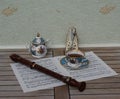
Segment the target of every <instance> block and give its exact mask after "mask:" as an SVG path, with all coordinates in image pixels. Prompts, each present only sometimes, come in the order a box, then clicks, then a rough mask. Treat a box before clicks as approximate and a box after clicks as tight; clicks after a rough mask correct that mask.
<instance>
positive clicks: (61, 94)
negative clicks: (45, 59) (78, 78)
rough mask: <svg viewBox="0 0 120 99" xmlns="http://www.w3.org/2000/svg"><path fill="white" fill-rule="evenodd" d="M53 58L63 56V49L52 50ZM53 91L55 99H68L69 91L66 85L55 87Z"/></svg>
mask: <svg viewBox="0 0 120 99" xmlns="http://www.w3.org/2000/svg"><path fill="white" fill-rule="evenodd" d="M53 55H54V56H59V55H64V49H54V50H53ZM54 91H55V99H61V98H62V99H69V89H68V86H67V85H64V86H60V87H56V88H55V89H54Z"/></svg>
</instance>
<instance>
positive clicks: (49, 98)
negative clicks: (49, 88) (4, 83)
mask: <svg viewBox="0 0 120 99" xmlns="http://www.w3.org/2000/svg"><path fill="white" fill-rule="evenodd" d="M0 99H54V96H50V95H49V96H38V97H34V96H17V97H14V96H11V97H6V96H5V97H0Z"/></svg>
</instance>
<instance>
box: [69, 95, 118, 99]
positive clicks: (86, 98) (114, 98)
mask: <svg viewBox="0 0 120 99" xmlns="http://www.w3.org/2000/svg"><path fill="white" fill-rule="evenodd" d="M71 99H120V95H118V94H115V95H72V96H71Z"/></svg>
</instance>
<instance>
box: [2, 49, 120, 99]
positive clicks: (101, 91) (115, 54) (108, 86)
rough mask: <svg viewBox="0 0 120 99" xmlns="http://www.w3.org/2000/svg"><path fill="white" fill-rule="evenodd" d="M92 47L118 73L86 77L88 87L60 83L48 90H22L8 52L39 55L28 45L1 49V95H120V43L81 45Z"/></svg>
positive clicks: (84, 98) (65, 98) (90, 98)
mask: <svg viewBox="0 0 120 99" xmlns="http://www.w3.org/2000/svg"><path fill="white" fill-rule="evenodd" d="M80 49H81V50H82V51H84V52H86V51H93V52H94V53H95V54H96V55H98V56H99V57H100V58H101V59H102V60H103V61H104V62H105V63H107V64H108V65H109V66H110V67H111V68H113V69H114V70H115V71H116V72H117V73H118V75H116V76H112V77H105V78H100V79H96V80H91V81H87V88H86V90H85V91H84V92H79V91H78V90H77V89H76V88H74V87H70V86H66V85H64V86H60V87H56V88H54V89H53V88H52V89H47V90H39V91H35V92H30V93H23V91H22V89H21V87H20V85H19V83H18V81H17V79H16V77H15V75H14V73H13V71H12V69H11V66H10V63H13V62H12V61H11V60H10V59H9V55H10V54H12V53H17V54H19V55H21V56H23V57H25V58H27V59H36V58H33V57H32V56H31V54H30V53H29V52H28V50H26V49H1V50H0V99H120V47H115V48H105V47H104V48H97V47H96V48H80ZM64 50H65V49H64V48H59V49H57V48H56V49H49V51H48V54H47V56H46V57H52V56H59V55H64Z"/></svg>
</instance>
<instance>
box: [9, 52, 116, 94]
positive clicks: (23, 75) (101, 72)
mask: <svg viewBox="0 0 120 99" xmlns="http://www.w3.org/2000/svg"><path fill="white" fill-rule="evenodd" d="M85 56H86V58H87V59H88V60H89V62H90V63H89V66H88V68H84V69H79V70H69V69H66V68H64V67H63V66H62V65H61V64H60V59H61V58H62V57H64V56H57V57H51V58H44V59H39V60H35V62H36V63H37V64H40V65H41V66H44V67H45V68H48V69H50V70H52V71H55V72H57V73H60V74H62V75H65V76H71V77H73V78H74V79H76V80H78V81H88V80H93V79H98V78H102V77H109V76H114V75H117V73H116V72H115V71H114V70H113V69H111V68H110V67H109V66H108V65H107V64H106V63H104V62H103V61H102V60H101V59H100V58H99V57H98V56H96V55H95V54H94V53H93V52H86V53H85ZM11 66H12V69H13V71H14V73H15V75H16V77H17V79H18V81H19V83H20V85H21V87H22V89H23V91H24V92H30V91H36V90H42V89H48V88H52V87H56V86H61V85H64V83H62V82H61V81H59V80H57V79H55V78H53V77H50V76H48V75H46V74H44V73H41V72H38V71H36V70H32V69H30V68H28V67H26V66H24V65H21V64H19V63H14V64H11Z"/></svg>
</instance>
